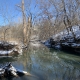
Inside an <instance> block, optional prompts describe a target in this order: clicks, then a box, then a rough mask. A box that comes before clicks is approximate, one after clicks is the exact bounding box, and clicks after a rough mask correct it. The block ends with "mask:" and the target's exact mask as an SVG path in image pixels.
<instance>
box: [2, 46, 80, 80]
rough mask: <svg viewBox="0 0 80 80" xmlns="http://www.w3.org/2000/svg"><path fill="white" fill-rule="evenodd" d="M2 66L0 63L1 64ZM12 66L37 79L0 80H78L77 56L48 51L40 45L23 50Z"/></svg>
mask: <svg viewBox="0 0 80 80" xmlns="http://www.w3.org/2000/svg"><path fill="white" fill-rule="evenodd" d="M1 64H2V63H1ZM12 64H13V66H15V67H16V68H18V69H21V70H25V71H28V72H30V73H31V74H33V75H35V76H37V77H38V78H35V77H31V76H22V77H18V78H12V79H2V80H79V79H80V59H79V56H74V55H71V54H66V53H64V52H60V51H55V50H49V49H48V48H46V47H44V46H43V45H41V46H40V47H38V48H36V47H32V46H31V47H30V48H29V49H28V50H27V51H26V50H24V53H23V55H22V56H19V57H17V59H16V60H15V61H14V60H13V62H12Z"/></svg>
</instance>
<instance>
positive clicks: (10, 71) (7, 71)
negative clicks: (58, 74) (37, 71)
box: [0, 63, 37, 78]
mask: <svg viewBox="0 0 80 80" xmlns="http://www.w3.org/2000/svg"><path fill="white" fill-rule="evenodd" d="M23 75H27V76H33V77H36V76H34V75H31V74H30V73H28V72H26V71H21V70H17V69H16V68H15V67H13V66H12V65H11V63H9V64H8V65H6V66H4V67H3V68H0V78H2V77H19V76H23ZM36 78H37V77H36Z"/></svg>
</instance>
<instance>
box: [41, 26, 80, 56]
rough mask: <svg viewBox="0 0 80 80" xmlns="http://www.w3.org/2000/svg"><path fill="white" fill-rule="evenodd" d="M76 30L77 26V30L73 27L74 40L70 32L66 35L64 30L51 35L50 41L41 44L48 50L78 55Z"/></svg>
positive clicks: (79, 34) (78, 32) (79, 38)
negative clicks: (52, 49)
mask: <svg viewBox="0 0 80 80" xmlns="http://www.w3.org/2000/svg"><path fill="white" fill-rule="evenodd" d="M78 28H79V26H78V27H77V28H75V27H73V29H74V32H75V38H74V36H73V35H72V33H71V32H70V34H68V33H67V31H65V30H64V31H62V32H60V33H58V34H56V35H53V36H52V37H51V38H50V39H48V40H46V41H44V42H42V43H43V44H44V45H45V46H47V47H49V48H54V49H58V50H63V51H68V52H71V53H72V54H77V55H80V30H79V29H78ZM63 33H64V34H63Z"/></svg>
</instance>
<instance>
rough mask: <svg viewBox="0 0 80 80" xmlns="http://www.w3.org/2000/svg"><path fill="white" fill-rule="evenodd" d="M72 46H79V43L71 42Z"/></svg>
mask: <svg viewBox="0 0 80 80" xmlns="http://www.w3.org/2000/svg"><path fill="white" fill-rule="evenodd" d="M71 46H72V47H80V44H77V43H72V45H71Z"/></svg>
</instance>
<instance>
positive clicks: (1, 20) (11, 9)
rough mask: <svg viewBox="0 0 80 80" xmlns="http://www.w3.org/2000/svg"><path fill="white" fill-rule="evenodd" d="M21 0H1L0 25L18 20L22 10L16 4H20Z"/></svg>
mask: <svg viewBox="0 0 80 80" xmlns="http://www.w3.org/2000/svg"><path fill="white" fill-rule="evenodd" d="M20 4H21V0H0V26H1V25H3V26H4V25H6V24H7V23H8V20H9V22H11V21H12V20H13V21H15V22H16V21H17V19H19V18H20V17H21V11H19V10H20V9H19V8H18V7H17V6H16V5H20Z"/></svg>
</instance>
